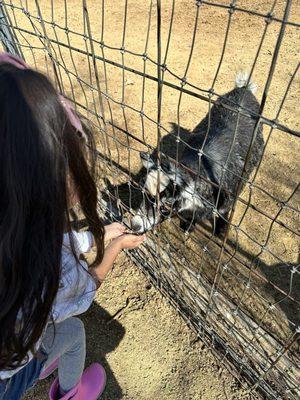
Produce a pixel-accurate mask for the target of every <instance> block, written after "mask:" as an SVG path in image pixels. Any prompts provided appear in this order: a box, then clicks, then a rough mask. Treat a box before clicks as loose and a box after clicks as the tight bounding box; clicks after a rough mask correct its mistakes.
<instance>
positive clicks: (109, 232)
mask: <svg viewBox="0 0 300 400" xmlns="http://www.w3.org/2000/svg"><path fill="white" fill-rule="evenodd" d="M125 230H126V227H125V226H124V225H122V224H119V223H118V222H113V223H112V224H109V225H106V226H105V227H104V231H105V236H104V239H105V240H107V241H108V240H112V239H116V238H117V237H119V236H121V235H123V234H124V233H125Z"/></svg>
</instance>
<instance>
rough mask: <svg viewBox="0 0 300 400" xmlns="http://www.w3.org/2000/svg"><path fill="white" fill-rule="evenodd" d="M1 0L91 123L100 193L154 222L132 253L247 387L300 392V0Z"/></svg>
mask: <svg viewBox="0 0 300 400" xmlns="http://www.w3.org/2000/svg"><path fill="white" fill-rule="evenodd" d="M0 5H1V6H0V38H1V41H2V44H3V48H4V49H5V50H7V51H10V52H13V53H16V54H19V55H20V56H22V57H24V58H25V60H26V61H27V62H28V63H29V64H30V65H32V66H33V67H35V68H37V69H39V70H42V71H44V72H46V73H47V74H48V75H49V76H50V77H51V78H52V79H53V81H54V82H55V83H56V85H57V88H58V90H59V91H60V92H62V93H64V94H65V95H67V96H68V97H69V98H70V99H71V100H72V101H73V103H74V106H75V108H76V110H77V111H78V112H79V113H80V114H82V115H83V116H84V117H85V118H87V120H88V121H89V124H90V125H91V126H92V127H93V129H94V131H95V135H96V140H97V147H98V152H97V155H98V159H99V171H100V177H99V209H100V210H101V212H102V213H103V215H105V216H106V218H108V219H110V220H122V221H123V222H124V223H126V224H127V225H128V226H129V227H130V228H131V229H134V230H135V231H136V232H137V233H141V232H143V231H145V230H147V231H148V239H147V242H146V244H145V245H144V246H143V248H141V249H139V250H135V251H132V252H130V253H129V257H131V259H132V260H133V262H134V263H135V264H136V265H138V267H140V268H141V269H142V271H143V272H144V273H145V274H146V275H147V276H148V277H149V278H150V279H151V281H152V282H153V283H154V284H155V286H156V287H157V288H158V289H159V290H160V291H161V292H162V293H163V294H164V295H165V296H166V298H167V299H168V300H169V301H170V302H171V303H172V304H173V305H174V307H176V309H177V310H178V312H179V313H180V314H181V315H182V316H183V317H184V319H185V320H186V321H187V322H188V324H189V325H190V326H191V327H192V328H193V329H194V330H195V331H196V332H197V334H198V335H199V338H201V340H203V341H204V342H205V343H206V345H207V346H208V347H209V348H210V349H211V350H212V351H213V352H214V353H215V354H216V356H217V357H218V359H219V361H220V363H222V364H224V365H225V366H226V367H228V368H229V369H230V371H231V372H232V373H233V374H234V375H235V376H236V377H237V379H239V380H240V382H241V384H242V385H244V386H245V388H247V390H248V391H249V393H252V394H253V395H254V396H258V395H261V396H262V397H264V398H270V399H273V398H274V399H280V398H282V399H297V398H299V395H300V393H299V378H300V371H299V364H300V363H299V361H300V359H299V335H300V331H299V325H300V297H299V296H300V294H299V293H300V290H299V289H300V267H299V234H300V228H299V171H300V161H299V153H300V146H299V136H300V132H299V120H298V117H299V115H297V106H298V104H297V99H298V97H299V60H298V55H299V27H300V24H299V15H298V16H297V12H298V9H297V1H294V2H293V1H283V0H281V1H279V0H274V1H268V2H260V1H251V2H250V1H248V0H244V1H240V2H239V1H235V0H232V1H229V0H220V1H219V2H217V1H205V0H204V1H196V2H194V1H186V0H177V1H176V0H169V1H165V2H161V1H160V0H157V1H152V0H149V1H146V2H145V1H134V2H133V1H128V0H124V1H122V2H121V1H120V2H111V1H107V0H106V1H105V0H101V1H100V0H99V1H94V2H87V1H86V0H83V1H82V2H80V1H79V0H77V1H75V0H73V1H67V0H64V1H61V2H54V0H52V1H42V0H39V1H37V0H35V1H33V0H27V1H26V0H19V1H12V0H5V1H2V2H1V1H0ZM298 5H299V4H298ZM297 17H298V20H297ZM241 68H242V69H244V70H246V71H247V74H246V73H243V74H237V73H238V71H239V70H240V69H241ZM235 76H237V77H236V83H235V84H234V83H233V82H234V79H235ZM253 82H255V83H256V84H257V86H258V89H257V91H256V93H255V84H254V83H253ZM235 86H236V87H235Z"/></svg>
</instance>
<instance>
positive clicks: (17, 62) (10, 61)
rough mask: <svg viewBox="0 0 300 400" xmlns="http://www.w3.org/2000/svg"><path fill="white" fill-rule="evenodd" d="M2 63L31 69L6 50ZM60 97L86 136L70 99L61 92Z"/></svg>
mask: <svg viewBox="0 0 300 400" xmlns="http://www.w3.org/2000/svg"><path fill="white" fill-rule="evenodd" d="M1 63H8V64H11V65H14V66H15V67H17V68H19V69H29V66H28V65H27V64H26V63H25V62H24V61H23V60H22V59H21V58H20V57H17V56H13V55H12V54H9V53H4V52H2V53H0V64H1ZM58 97H59V100H60V102H61V104H62V105H63V107H64V109H65V111H66V114H67V116H68V118H69V121H70V122H71V124H72V125H73V127H74V128H75V129H76V130H77V131H79V132H80V133H81V134H82V135H83V136H84V131H83V128H82V124H81V121H80V119H79V118H78V116H77V114H76V113H75V111H74V108H73V107H72V105H71V103H70V101H69V100H67V99H66V98H65V97H64V96H62V95H61V94H59V95H58Z"/></svg>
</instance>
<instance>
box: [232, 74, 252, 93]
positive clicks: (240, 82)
mask: <svg viewBox="0 0 300 400" xmlns="http://www.w3.org/2000/svg"><path fill="white" fill-rule="evenodd" d="M248 81H249V74H248V72H245V71H239V72H238V73H237V75H236V77H235V86H236V87H238V88H242V87H247V89H248V90H250V92H252V93H253V94H254V93H256V91H257V85H256V84H255V83H253V82H252V81H251V80H250V81H249V82H248Z"/></svg>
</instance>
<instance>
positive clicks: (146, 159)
mask: <svg viewBox="0 0 300 400" xmlns="http://www.w3.org/2000/svg"><path fill="white" fill-rule="evenodd" d="M140 157H141V161H142V163H143V166H144V167H145V168H147V169H149V168H151V167H153V166H154V161H153V159H152V158H151V156H150V154H149V153H146V152H144V151H141V152H140Z"/></svg>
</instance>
